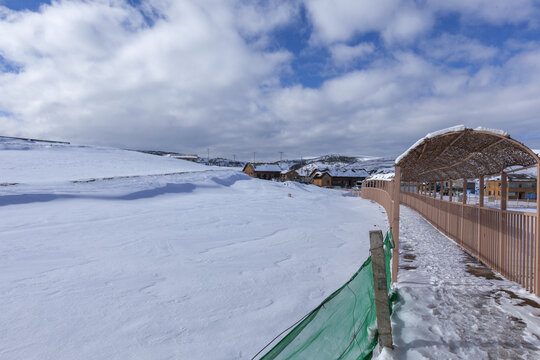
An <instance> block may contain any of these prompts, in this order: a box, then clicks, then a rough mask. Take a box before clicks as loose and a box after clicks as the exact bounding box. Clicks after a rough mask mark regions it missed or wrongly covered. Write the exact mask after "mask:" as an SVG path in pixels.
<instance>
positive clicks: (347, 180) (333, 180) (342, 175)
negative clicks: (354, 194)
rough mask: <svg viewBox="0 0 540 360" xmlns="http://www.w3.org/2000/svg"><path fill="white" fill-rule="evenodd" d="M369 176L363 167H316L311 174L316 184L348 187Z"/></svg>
mask: <svg viewBox="0 0 540 360" xmlns="http://www.w3.org/2000/svg"><path fill="white" fill-rule="evenodd" d="M368 176H369V174H368V172H367V171H365V170H363V169H359V170H355V169H348V170H340V169H329V170H323V171H320V170H318V169H315V170H313V171H312V172H311V174H310V177H311V178H312V180H313V184H314V185H317V186H336V187H346V188H350V187H353V186H356V185H357V184H358V182H359V181H363V180H364V179H365V178H367V177H368Z"/></svg>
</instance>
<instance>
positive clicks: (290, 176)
mask: <svg viewBox="0 0 540 360" xmlns="http://www.w3.org/2000/svg"><path fill="white" fill-rule="evenodd" d="M299 178H300V176H299V175H298V173H297V172H296V171H295V170H282V171H281V180H283V181H296V180H298V179H299Z"/></svg>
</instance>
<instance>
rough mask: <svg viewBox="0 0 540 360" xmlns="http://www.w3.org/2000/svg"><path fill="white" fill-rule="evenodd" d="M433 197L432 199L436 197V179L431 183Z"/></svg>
mask: <svg viewBox="0 0 540 360" xmlns="http://www.w3.org/2000/svg"><path fill="white" fill-rule="evenodd" d="M433 198H434V199H436V198H437V182H436V181H435V182H434V183H433Z"/></svg>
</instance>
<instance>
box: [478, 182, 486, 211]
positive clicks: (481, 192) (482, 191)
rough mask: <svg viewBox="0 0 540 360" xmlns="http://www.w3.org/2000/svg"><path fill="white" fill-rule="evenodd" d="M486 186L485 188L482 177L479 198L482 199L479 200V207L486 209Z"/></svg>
mask: <svg viewBox="0 0 540 360" xmlns="http://www.w3.org/2000/svg"><path fill="white" fill-rule="evenodd" d="M484 186H485V181H484V176H480V185H479V189H478V196H479V197H480V198H479V200H478V206H479V207H484Z"/></svg>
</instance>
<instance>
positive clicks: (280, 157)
mask: <svg viewBox="0 0 540 360" xmlns="http://www.w3.org/2000/svg"><path fill="white" fill-rule="evenodd" d="M282 161H283V151H280V152H279V167H281V162H282Z"/></svg>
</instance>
